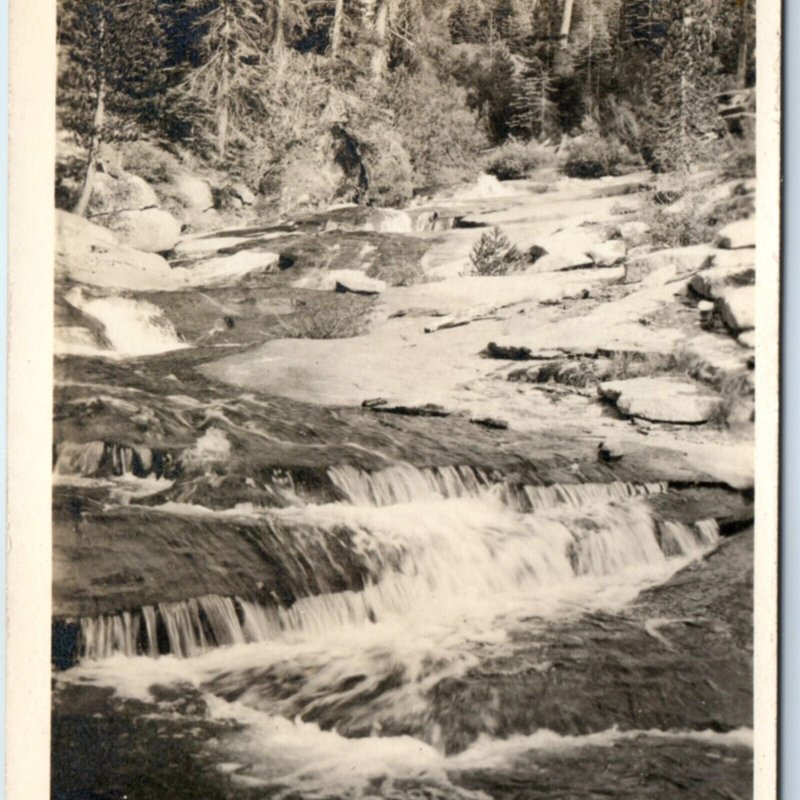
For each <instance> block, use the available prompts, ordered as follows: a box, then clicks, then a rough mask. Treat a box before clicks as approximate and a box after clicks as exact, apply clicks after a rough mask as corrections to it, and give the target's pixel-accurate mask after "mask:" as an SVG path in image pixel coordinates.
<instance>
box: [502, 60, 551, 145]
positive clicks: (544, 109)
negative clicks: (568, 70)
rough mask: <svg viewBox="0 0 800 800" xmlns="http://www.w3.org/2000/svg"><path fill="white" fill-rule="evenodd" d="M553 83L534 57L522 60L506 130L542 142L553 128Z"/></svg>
mask: <svg viewBox="0 0 800 800" xmlns="http://www.w3.org/2000/svg"><path fill="white" fill-rule="evenodd" d="M553 90H554V84H553V80H552V79H551V77H550V75H549V74H548V73H547V71H546V69H545V66H544V64H543V63H542V62H541V61H540V60H539V59H538V58H536V57H535V56H533V57H528V58H526V59H525V67H524V69H523V71H522V74H521V75H520V76H519V78H518V79H517V81H516V83H515V88H514V94H513V99H512V107H513V114H512V117H511V121H510V127H511V130H512V132H513V133H514V134H517V135H520V136H523V137H525V138H527V139H534V138H535V139H540V140H541V139H545V138H547V137H548V136H549V135H550V134H551V133H553V132H554V129H555V126H556V106H555V104H554V103H553V100H552V97H553Z"/></svg>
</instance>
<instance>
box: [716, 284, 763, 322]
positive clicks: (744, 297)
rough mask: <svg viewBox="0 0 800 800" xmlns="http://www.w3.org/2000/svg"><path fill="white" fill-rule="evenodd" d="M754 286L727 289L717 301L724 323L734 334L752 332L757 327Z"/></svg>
mask: <svg viewBox="0 0 800 800" xmlns="http://www.w3.org/2000/svg"><path fill="white" fill-rule="evenodd" d="M755 299H756V298H755V287H754V286H734V287H730V288H728V289H725V290H724V291H723V292H722V293H721V295H720V296H719V298H718V299H717V310H718V311H719V315H720V317H722V321H723V322H724V323H725V324H726V325H727V326H728V328H729V329H730V330H731V331H733V332H734V333H740V332H741V331H748V330H752V329H753V328H755V326H756V305H755Z"/></svg>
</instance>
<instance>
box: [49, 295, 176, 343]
mask: <svg viewBox="0 0 800 800" xmlns="http://www.w3.org/2000/svg"><path fill="white" fill-rule="evenodd" d="M65 299H66V301H67V302H68V303H70V304H71V305H73V306H75V308H78V309H80V310H81V311H83V313H84V314H87V315H88V316H90V317H93V318H94V319H96V320H97V321H98V322H99V323H100V324H101V325H102V328H103V333H104V334H105V337H106V339H107V340H108V342H109V345H110V348H109V349H108V350H105V349H100V348H98V350H97V352H96V353H94V354H95V355H115V356H142V355H153V354H155V353H166V352H169V351H170V350H180V349H181V348H184V347H186V346H187V345H186V344H185V343H184V342H182V341H181V339H180V337H179V336H178V334H177V332H176V330H175V326H174V325H173V324H172V323H171V322H170V321H169V320H168V319H167V318H166V317H165V316H164V312H163V311H162V310H161V309H160V308H159V307H158V306H155V305H153V304H152V303H148V302H146V301H144V300H134V299H132V298H129V297H122V296H120V295H110V296H108V297H90V296H88V295H87V294H85V293H84V292H83V290H81V289H73V290H71V291H70V292H69V293H68V294H67V295H66V297H65ZM86 347H87V345H86V344H85V343H84V344H83V345H81V348H80V352H81V353H83V354H87V350H86ZM64 350H69V345H68V343H67V344H65V345H64V347H62V351H64Z"/></svg>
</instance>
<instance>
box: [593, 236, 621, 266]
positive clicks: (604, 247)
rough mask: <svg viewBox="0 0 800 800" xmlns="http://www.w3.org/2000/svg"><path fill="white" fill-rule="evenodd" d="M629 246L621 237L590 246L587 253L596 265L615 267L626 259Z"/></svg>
mask: <svg viewBox="0 0 800 800" xmlns="http://www.w3.org/2000/svg"><path fill="white" fill-rule="evenodd" d="M627 252H628V248H627V247H626V246H625V243H624V242H623V241H622V240H621V239H610V240H609V241H607V242H603V243H602V244H597V245H595V246H594V247H592V248H590V249H589V250H588V251H587V252H586V255H587V256H589V258H591V259H592V263H593V264H594V265H595V266H596V267H613V266H616V265H617V264H621V263H622V262H623V261H624V260H625V256H626V254H627Z"/></svg>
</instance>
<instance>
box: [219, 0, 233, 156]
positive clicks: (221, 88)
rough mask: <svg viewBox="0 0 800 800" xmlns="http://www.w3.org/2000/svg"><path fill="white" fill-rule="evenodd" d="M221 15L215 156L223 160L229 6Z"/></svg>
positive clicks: (229, 58)
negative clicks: (222, 20)
mask: <svg viewBox="0 0 800 800" xmlns="http://www.w3.org/2000/svg"><path fill="white" fill-rule="evenodd" d="M223 14H224V15H225V17H224V22H223V23H222V66H221V71H222V72H221V75H220V83H219V97H218V98H217V119H216V124H217V155H218V156H219V157H220V158H225V152H226V151H227V149H228V126H229V125H230V102H231V97H230V95H231V83H230V81H231V67H232V64H233V56H232V53H231V46H232V44H233V42H232V37H231V20H230V14H231V9H230V4H229V3H225V5H224V10H223Z"/></svg>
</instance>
